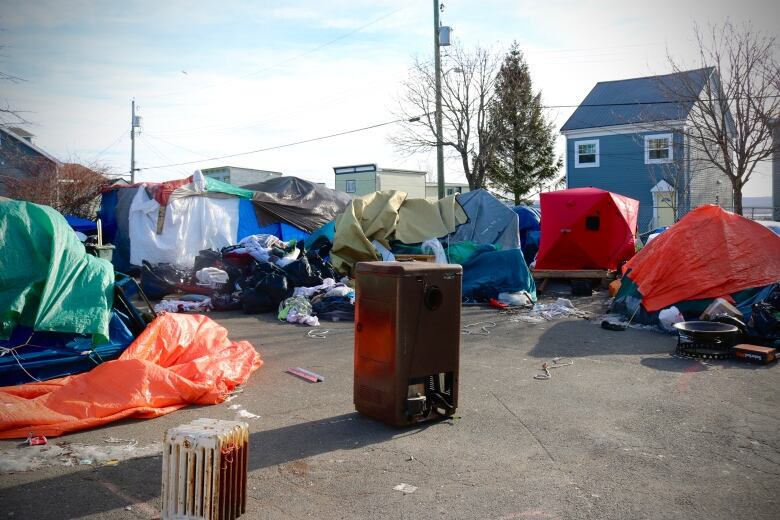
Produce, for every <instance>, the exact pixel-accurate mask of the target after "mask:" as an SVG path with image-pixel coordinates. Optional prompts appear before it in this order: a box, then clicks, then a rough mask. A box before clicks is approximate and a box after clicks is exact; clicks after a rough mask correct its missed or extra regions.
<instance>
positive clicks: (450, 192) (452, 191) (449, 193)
mask: <svg viewBox="0 0 780 520" xmlns="http://www.w3.org/2000/svg"><path fill="white" fill-rule="evenodd" d="M453 193H455V190H454V189H453V188H447V195H452V194H453Z"/></svg>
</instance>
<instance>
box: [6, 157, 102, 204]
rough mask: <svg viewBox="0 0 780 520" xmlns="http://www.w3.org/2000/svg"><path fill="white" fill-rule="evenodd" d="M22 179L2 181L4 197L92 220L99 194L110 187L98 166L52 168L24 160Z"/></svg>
mask: <svg viewBox="0 0 780 520" xmlns="http://www.w3.org/2000/svg"><path fill="white" fill-rule="evenodd" d="M19 167H20V169H22V170H23V172H24V175H22V176H20V177H9V178H7V179H5V188H6V196H7V197H9V198H12V199H18V200H26V201H29V202H35V203H36V204H44V205H47V206H51V207H53V208H54V209H56V210H57V211H59V212H60V213H62V214H63V215H77V216H80V217H85V218H94V216H95V214H96V212H97V207H98V204H99V201H100V199H99V197H100V195H101V193H102V191H103V190H104V189H105V188H106V187H108V186H109V185H110V184H111V179H110V178H109V176H110V175H111V174H110V172H109V169H108V168H107V167H105V166H103V165H101V164H89V165H84V164H79V163H77V162H68V163H63V164H53V163H51V162H50V161H42V160H40V158H34V157H26V158H24V159H21V160H20V162H19Z"/></svg>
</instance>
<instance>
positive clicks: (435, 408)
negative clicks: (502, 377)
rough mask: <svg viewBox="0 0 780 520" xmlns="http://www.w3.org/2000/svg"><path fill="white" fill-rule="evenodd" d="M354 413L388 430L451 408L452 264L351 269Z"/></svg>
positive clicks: (454, 345) (455, 330) (456, 271)
mask: <svg viewBox="0 0 780 520" xmlns="http://www.w3.org/2000/svg"><path fill="white" fill-rule="evenodd" d="M355 278H356V301H355V379H354V401H355V408H356V409H357V411H358V412H360V413H362V414H364V415H367V416H369V417H372V418H374V419H377V420H379V421H382V422H384V423H386V424H390V425H393V426H406V425H409V424H414V423H417V422H420V421H425V420H428V419H433V418H439V417H448V416H450V415H452V414H453V413H454V412H455V409H456V408H457V405H458V368H459V357H460V310H461V281H462V278H463V270H462V268H461V266H459V265H451V264H447V265H442V264H432V263H427V262H361V263H359V264H357V267H356V270H355Z"/></svg>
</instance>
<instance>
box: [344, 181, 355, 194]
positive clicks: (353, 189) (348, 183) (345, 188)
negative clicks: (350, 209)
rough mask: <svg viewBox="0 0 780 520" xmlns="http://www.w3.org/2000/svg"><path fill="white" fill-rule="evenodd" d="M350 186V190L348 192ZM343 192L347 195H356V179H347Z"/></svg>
mask: <svg viewBox="0 0 780 520" xmlns="http://www.w3.org/2000/svg"><path fill="white" fill-rule="evenodd" d="M350 186H351V187H352V189H351V190H350V189H349V188H350ZM344 191H345V192H347V193H356V192H357V180H356V179H347V180H346V181H345V185H344Z"/></svg>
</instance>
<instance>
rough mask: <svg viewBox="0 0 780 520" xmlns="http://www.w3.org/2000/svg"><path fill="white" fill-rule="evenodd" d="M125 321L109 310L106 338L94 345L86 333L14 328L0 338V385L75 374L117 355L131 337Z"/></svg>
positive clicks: (122, 350) (123, 317) (128, 342)
mask: <svg viewBox="0 0 780 520" xmlns="http://www.w3.org/2000/svg"><path fill="white" fill-rule="evenodd" d="M126 320H127V318H126V317H125V316H123V315H122V314H121V313H119V312H118V311H116V310H114V311H112V313H111V319H110V320H109V322H108V333H109V341H108V343H103V344H101V345H98V346H96V347H94V348H93V347H92V339H91V337H90V336H85V335H82V334H67V333H59V332H33V331H32V329H30V328H29V327H22V326H18V327H16V328H15V329H14V331H13V333H12V334H11V337H10V338H9V339H8V340H0V351H2V352H6V354H5V355H2V356H0V386H12V385H18V384H22V383H31V382H34V381H35V380H36V379H39V380H41V381H45V380H47V379H53V378H55V377H63V376H67V375H71V374H78V373H81V372H86V371H88V370H90V369H92V368H93V367H95V366H96V365H98V364H100V363H102V362H103V361H108V360H111V359H116V358H118V357H119V356H120V354H122V352H124V350H125V349H126V348H127V347H128V345H130V343H132V342H133V339H134V338H133V334H132V333H131V332H130V329H129V328H128V327H127V325H126V324H125V322H126ZM23 344H24V345H25V346H19V345H23ZM14 347H16V348H14ZM2 349H13V351H10V350H9V351H5V350H2Z"/></svg>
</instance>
